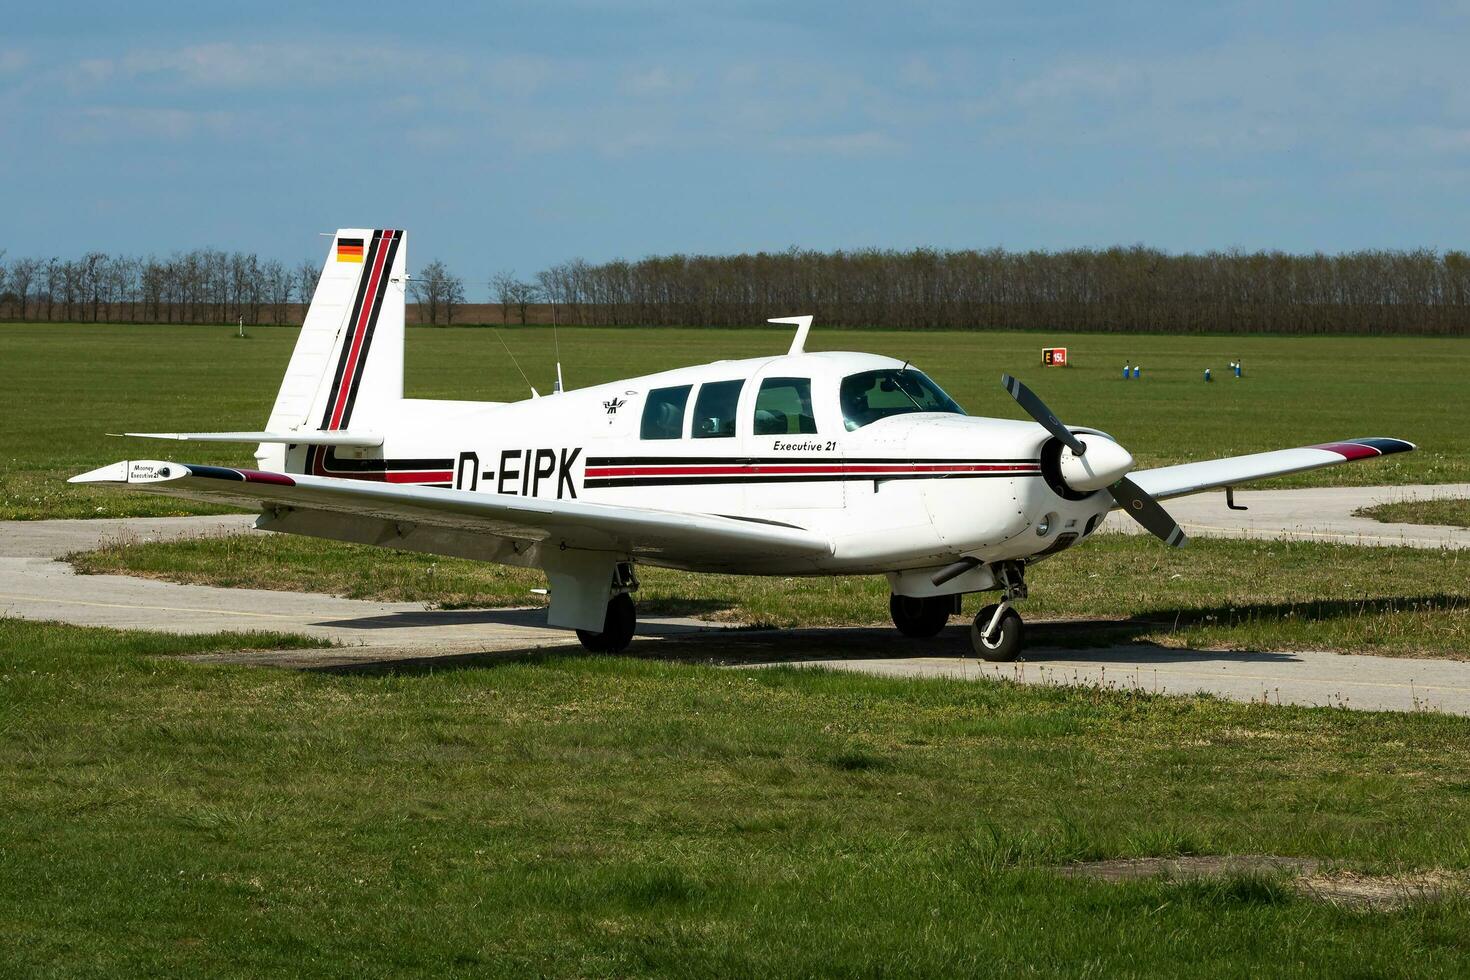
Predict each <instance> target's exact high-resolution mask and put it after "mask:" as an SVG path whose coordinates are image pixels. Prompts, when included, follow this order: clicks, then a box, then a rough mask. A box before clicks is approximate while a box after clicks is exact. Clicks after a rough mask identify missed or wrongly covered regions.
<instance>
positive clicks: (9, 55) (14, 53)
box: [0, 48, 31, 75]
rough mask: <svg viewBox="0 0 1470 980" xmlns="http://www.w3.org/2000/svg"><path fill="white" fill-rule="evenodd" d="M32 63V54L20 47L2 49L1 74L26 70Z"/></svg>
mask: <svg viewBox="0 0 1470 980" xmlns="http://www.w3.org/2000/svg"><path fill="white" fill-rule="evenodd" d="M30 63H31V56H30V55H29V54H27V53H26V52H24V51H22V50H20V49H19V48H7V49H5V50H3V51H0V75H14V74H16V73H17V72H21V71H24V70H25V69H26V67H27V66H29V65H30Z"/></svg>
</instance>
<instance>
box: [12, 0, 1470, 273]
mask: <svg viewBox="0 0 1470 980" xmlns="http://www.w3.org/2000/svg"><path fill="white" fill-rule="evenodd" d="M0 135H3V137H4V138H3V143H0V248H9V249H10V252H11V253H12V254H40V253H47V254H50V253H56V254H62V255H73V254H79V253H81V252H82V251H84V250H87V249H91V248H101V249H104V250H119V251H133V252H148V251H154V252H159V253H166V252H168V251H170V250H172V249H183V248H191V247H195V246H203V245H210V246H214V247H219V248H226V249H235V248H239V249H244V250H248V251H257V252H259V253H261V254H262V255H263V256H275V257H280V258H283V259H287V260H292V261H294V260H297V259H299V258H303V257H306V256H311V257H313V258H315V257H316V256H317V254H318V252H319V251H320V249H321V247H322V246H321V243H320V240H319V239H318V238H317V237H316V233H317V232H319V231H329V230H331V229H333V228H336V227H338V226H339V225H378V226H385V225H387V226H398V227H404V228H407V229H408V230H409V232H410V235H411V236H412V238H411V251H410V258H411V260H412V261H413V262H414V264H422V263H423V262H425V261H427V260H428V259H430V258H433V257H439V258H443V259H444V260H445V261H447V262H448V263H449V264H450V266H451V267H452V268H453V269H454V270H455V271H456V272H458V273H459V274H461V275H462V276H464V277H465V278H466V279H467V280H470V281H479V280H485V279H488V278H489V276H490V274H491V273H492V272H493V271H495V270H499V269H515V270H517V271H519V272H520V273H521V274H523V275H529V274H530V273H533V272H534V271H535V270H537V269H539V268H541V267H543V266H544V265H545V264H547V263H550V262H554V261H558V260H561V259H565V258H570V257H574V256H582V257H584V258H586V259H588V260H592V261H597V260H602V259H607V258H611V257H614V256H627V257H637V256H641V255H646V254H650V253H657V252H668V251H698V252H727V251H738V250H747V249H763V248H764V249H781V248H786V247H789V246H792V245H797V246H801V247H810V248H823V249H826V248H847V247H862V246H869V245H875V246H882V247H895V248H907V247H911V246H915V245H932V246H938V247H972V246H973V247H991V246H1005V247H1010V248H1031V247H1038V248H1066V247H1071V246H1083V245H1108V244H1115V243H1125V244H1130V243H1134V242H1143V243H1146V244H1150V245H1155V246H1159V247H1162V248H1166V249H1170V250H1175V251H1184V250H1198V249H1211V248H1230V247H1240V248H1245V249H1256V248H1282V249H1287V250H1323V251H1329V252H1331V251H1341V250H1347V249H1354V248H1361V247H1420V246H1423V247H1429V248H1438V249H1449V248H1461V249H1464V248H1470V0H1446V2H1442V3H1426V4H1414V3H1397V4H1358V3H1353V2H1350V0H1347V2H1334V3H1300V4H1282V3H1279V2H1277V3H1256V2H1246V3H1226V4H1217V5H1195V4H1180V3H1160V4H1155V3H1147V4H1145V3H1126V2H1125V3H1116V4H1097V3H1071V2H1065V0H1062V2H1054V3H1050V4H1045V5H1040V4H1036V5H1027V4H1015V3H1011V4H985V3H960V2H953V3H913V4H872V3H864V2H856V3H843V4H798V3H791V2H785V3H778V2H756V3H744V2H737V0H730V2H723V3H701V2H694V0H678V2H667V3H666V2H662V0H638V2H632V3H621V4H609V3H594V2H581V3H556V2H541V3H501V4H484V5H479V4H452V5H450V4H438V3H433V2H420V3H408V4H405V3H393V4H387V3H377V2H351V0H342V2H337V3H333V4H330V5H321V6H315V5H307V4H301V3H272V2H261V3H251V4H215V3H208V2H199V3H195V4H178V3H162V2H149V0H138V2H132V3H127V4H120V3H57V4H30V5H25V6H24V7H22V8H20V9H19V10H13V11H10V12H8V13H7V14H6V15H5V18H4V29H3V32H0ZM471 292H472V295H473V294H475V293H476V292H477V291H476V290H473V289H472V290H471Z"/></svg>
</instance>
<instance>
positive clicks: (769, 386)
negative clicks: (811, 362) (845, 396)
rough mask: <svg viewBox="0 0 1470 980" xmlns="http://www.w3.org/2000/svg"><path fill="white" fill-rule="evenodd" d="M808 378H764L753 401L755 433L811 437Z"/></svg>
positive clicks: (812, 422)
mask: <svg viewBox="0 0 1470 980" xmlns="http://www.w3.org/2000/svg"><path fill="white" fill-rule="evenodd" d="M816 431H817V420H816V419H815V418H814V417H813V415H812V382H811V379H810V378H767V379H765V380H764V381H762V382H761V390H760V394H758V395H757V396H756V399H755V434H756V435H758V436H786V435H807V434H815V433H816Z"/></svg>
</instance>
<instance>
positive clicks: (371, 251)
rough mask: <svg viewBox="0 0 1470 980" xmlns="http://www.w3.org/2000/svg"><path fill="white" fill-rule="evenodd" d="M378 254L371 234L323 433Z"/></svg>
mask: <svg viewBox="0 0 1470 980" xmlns="http://www.w3.org/2000/svg"><path fill="white" fill-rule="evenodd" d="M377 254H378V233H377V232H376V231H374V232H373V240H372V243H371V244H370V245H368V248H367V255H365V256H364V257H363V260H362V272H361V273H360V274H359V275H358V277H357V298H356V299H355V300H353V301H352V316H351V317H349V318H348V320H347V334H346V336H345V337H344V338H343V340H342V352H341V353H340V354H339V355H338V356H337V372H336V373H335V374H334V375H332V390H331V392H330V393H329V394H328V395H327V411H326V414H325V415H323V416H322V424H321V428H322V430H323V431H326V430H329V429H331V427H332V411H333V409H335V408H336V407H337V395H338V394H339V393H340V391H341V388H342V375H343V374H345V373H346V371H347V360H348V358H350V357H351V356H352V335H353V334H355V333H356V332H357V320H358V317H360V316H361V315H362V301H363V296H364V295H366V293H367V287H368V280H369V279H371V278H372V277H373V259H374V258H375V257H376V256H377Z"/></svg>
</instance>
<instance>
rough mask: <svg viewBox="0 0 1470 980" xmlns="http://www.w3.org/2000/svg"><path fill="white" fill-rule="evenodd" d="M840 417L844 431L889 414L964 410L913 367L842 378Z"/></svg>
mask: <svg viewBox="0 0 1470 980" xmlns="http://www.w3.org/2000/svg"><path fill="white" fill-rule="evenodd" d="M841 398H842V421H843V424H844V425H846V426H847V431H849V432H851V431H852V430H853V429H861V428H862V427H863V426H865V425H867V424H869V423H870V422H876V421H878V420H879V419H886V418H888V417H889V416H890V415H908V414H911V413H913V412H943V413H945V414H946V415H964V414H965V410H964V409H963V408H960V406H959V405H957V404H955V400H954V399H953V398H950V397H949V396H948V395H946V394H945V393H944V389H943V388H940V387H939V386H938V385H937V384H935V383H934V382H933V381H930V380H929V379H928V378H927V377H925V376H924V372H922V371H915V370H914V369H913V368H885V369H884V370H881V371H864V372H862V373H861V374H850V375H848V376H847V377H845V378H843V379H842V389H841Z"/></svg>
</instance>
